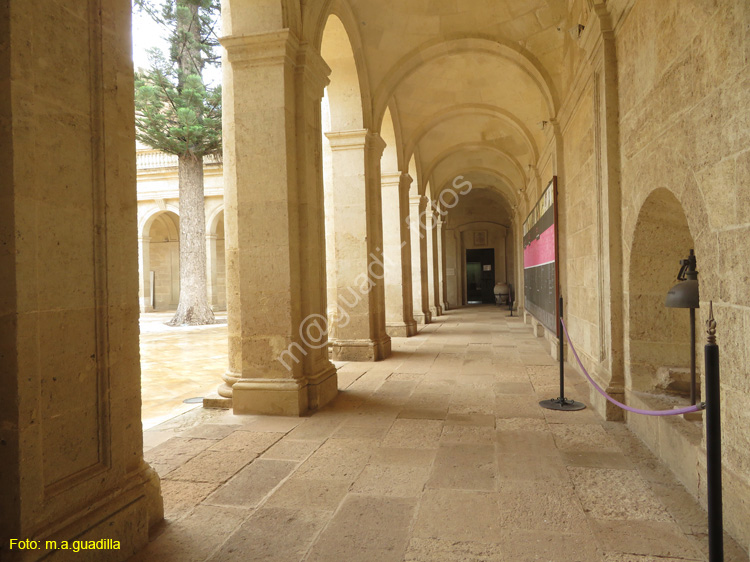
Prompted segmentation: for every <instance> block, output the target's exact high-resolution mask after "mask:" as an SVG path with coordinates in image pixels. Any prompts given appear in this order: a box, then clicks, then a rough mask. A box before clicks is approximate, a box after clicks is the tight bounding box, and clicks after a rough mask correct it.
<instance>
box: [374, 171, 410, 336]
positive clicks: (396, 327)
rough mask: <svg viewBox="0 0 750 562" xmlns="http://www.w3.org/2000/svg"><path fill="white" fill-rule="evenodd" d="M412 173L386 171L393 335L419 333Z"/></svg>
mask: <svg viewBox="0 0 750 562" xmlns="http://www.w3.org/2000/svg"><path fill="white" fill-rule="evenodd" d="M411 181H412V179H411V176H410V175H409V174H402V173H400V172H397V173H395V174H383V176H382V184H383V255H384V256H385V260H384V261H385V267H386V276H385V305H386V330H387V332H388V335H389V336H398V337H410V336H413V335H414V334H416V333H417V323H416V322H415V321H414V310H413V308H414V303H413V301H412V288H411V234H410V232H409V186H410V185H411Z"/></svg>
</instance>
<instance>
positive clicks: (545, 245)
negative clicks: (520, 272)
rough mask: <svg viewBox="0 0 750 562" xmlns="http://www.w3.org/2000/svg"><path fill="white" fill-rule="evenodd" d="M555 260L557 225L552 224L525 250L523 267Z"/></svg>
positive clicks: (535, 265) (526, 267)
mask: <svg viewBox="0 0 750 562" xmlns="http://www.w3.org/2000/svg"><path fill="white" fill-rule="evenodd" d="M554 261H555V226H554V225H552V226H550V227H549V228H548V229H547V230H545V231H544V232H542V234H541V235H540V236H539V238H537V239H536V240H532V242H531V243H530V244H529V245H528V246H526V248H524V250H523V267H524V269H528V268H529V267H537V266H539V265H544V264H547V263H552V262H554Z"/></svg>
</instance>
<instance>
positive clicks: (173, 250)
mask: <svg viewBox="0 0 750 562" xmlns="http://www.w3.org/2000/svg"><path fill="white" fill-rule="evenodd" d="M142 228H143V230H141V244H140V248H139V254H140V260H139V262H140V263H139V269H140V280H141V283H140V289H141V310H143V311H148V310H173V309H175V308H176V307H177V304H178V303H179V298H180V226H179V214H178V213H177V212H175V211H174V210H172V209H170V208H169V206H168V207H167V209H166V210H162V209H159V210H157V211H155V212H152V213H150V214H149V215H147V217H146V218H145V220H143V227H142ZM152 272H153V274H152Z"/></svg>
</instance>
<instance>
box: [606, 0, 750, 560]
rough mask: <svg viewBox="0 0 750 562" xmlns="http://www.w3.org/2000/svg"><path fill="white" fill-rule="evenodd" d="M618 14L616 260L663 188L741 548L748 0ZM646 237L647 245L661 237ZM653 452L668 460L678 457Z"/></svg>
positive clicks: (746, 387)
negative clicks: (687, 277)
mask: <svg viewBox="0 0 750 562" xmlns="http://www.w3.org/2000/svg"><path fill="white" fill-rule="evenodd" d="M624 13H626V14H627V15H626V16H625V17H624V19H622V20H621V21H620V22H619V24H618V27H617V28H616V34H615V36H616V48H617V60H618V68H617V71H618V75H619V100H620V104H619V116H620V134H621V146H620V148H621V158H622V176H621V179H622V194H623V205H622V209H623V232H622V235H623V242H624V249H625V251H624V265H625V267H626V268H628V267H629V264H630V263H631V262H632V260H633V259H634V258H633V257H632V256H631V255H630V252H631V244H632V243H633V240H634V239H635V237H636V236H637V226H636V225H637V218H638V216H639V214H640V211H641V209H642V207H643V204H644V202H645V201H646V200H647V198H648V197H649V195H650V194H651V193H652V192H654V191H655V190H657V189H664V190H668V191H669V192H670V193H671V194H672V195H673V196H674V198H675V199H676V200H677V201H678V202H679V205H680V207H681V209H682V211H683V212H684V214H685V217H686V219H687V224H688V227H689V230H690V235H691V237H692V239H693V240H694V241H695V252H696V255H697V259H698V269H699V271H700V290H701V309H700V315H699V316H700V317H699V324H698V326H699V338H700V339H699V347H701V346H702V344H703V342H705V336H704V330H703V329H701V328H702V327H703V326H704V322H705V320H706V316H707V312H708V302H709V301H710V300H712V301H713V302H714V311H715V314H716V318H717V322H718V326H719V328H718V334H719V343H720V345H721V354H722V361H721V369H722V398H723V404H722V409H723V447H724V468H725V473H724V499H725V524H726V526H727V528H728V529H729V530H730V531H731V532H732V533H734V534H735V536H737V538H738V539H739V540H740V541H741V542H743V544H745V545H749V544H750V526H748V525H747V521H750V431H748V429H747V428H748V427H750V377H749V376H748V375H749V372H748V365H750V355H749V354H750V351H749V350H750V290H749V287H750V259H749V258H750V253H749V252H750V250H749V248H750V245H748V240H750V65H749V62H748V59H749V57H750V3H748V2H747V1H746V0H726V1H722V2H699V1H693V0H686V1H679V2H678V1H677V0H672V1H669V2H651V1H648V0H640V1H638V2H635V3H634V5H633V7H632V9H631V10H630V11H629V12H627V11H626V12H624ZM653 238H654V239H653V244H655V245H658V244H660V243H661V242H662V240H661V239H660V237H658V236H654V237H653ZM687 250H689V248H681V249H680V251H681V252H683V253H686V251H687ZM633 275H634V271H632V270H630V271H626V276H625V277H626V280H625V287H628V286H629V285H630V286H633V285H634V284H635V283H636V280H635V279H633V278H632V276H633ZM685 313H687V311H685ZM632 331H633V326H632V325H631V323H630V322H629V320H628V316H627V315H626V316H625V333H626V335H628V334H629V335H630V339H633V338H635V337H637V334H635V333H632ZM699 364H700V359H699ZM626 382H627V385H628V386H630V385H632V384H633V382H632V381H631V380H628V381H626ZM666 439H668V436H666V435H664V434H662V436H661V438H660V440H657V441H655V442H654V441H653V439H652V443H650V446H652V448H657V449H658V448H659V447H660V442H663V441H664V440H666ZM662 456H663V457H664V456H666V452H665V454H664V455H662ZM698 458H699V459H701V458H702V456H701V455H698ZM665 460H666V461H667V462H668V463H669V464H670V465H674V466H673V469H674V468H675V466H677V465H679V464H680V463H683V462H684V459H683V458H676V457H674V458H665ZM691 470H692V472H694V473H695V472H697V473H698V474H697V475H696V476H695V477H694V478H688V480H689V481H688V482H686V484H688V485H689V487H692V488H693V489H692V491H693V493H698V494H700V495H701V497H703V496H704V495H705V490H704V489H703V486H704V482H705V479H704V478H702V477H700V474H702V473H703V471H704V470H705V468H704V467H703V466H698V467H691ZM696 488H697V489H696Z"/></svg>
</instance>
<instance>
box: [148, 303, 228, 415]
mask: <svg viewBox="0 0 750 562" xmlns="http://www.w3.org/2000/svg"><path fill="white" fill-rule="evenodd" d="M172 316H174V312H152V313H148V314H142V315H141V319H140V325H141V396H142V401H143V410H142V420H143V429H149V428H151V427H153V426H155V425H158V424H160V423H162V422H164V421H166V420H168V419H170V418H173V417H175V416H177V415H179V414H182V413H185V412H187V411H188V410H191V409H193V408H198V407H201V404H200V403H194V404H185V403H184V402H183V401H184V400H187V399H190V398H198V397H202V396H206V395H207V394H210V393H213V392H216V389H217V387H218V386H219V385H220V384H221V382H222V381H221V375H222V374H223V373H224V371H225V370H226V368H227V324H226V313H223V314H222V313H218V314H217V315H216V319H217V321H218V322H219V323H218V324H214V325H211V326H185V327H179V328H172V327H169V326H167V325H166V324H165V322H168V321H169V320H170V319H171V318H172Z"/></svg>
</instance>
